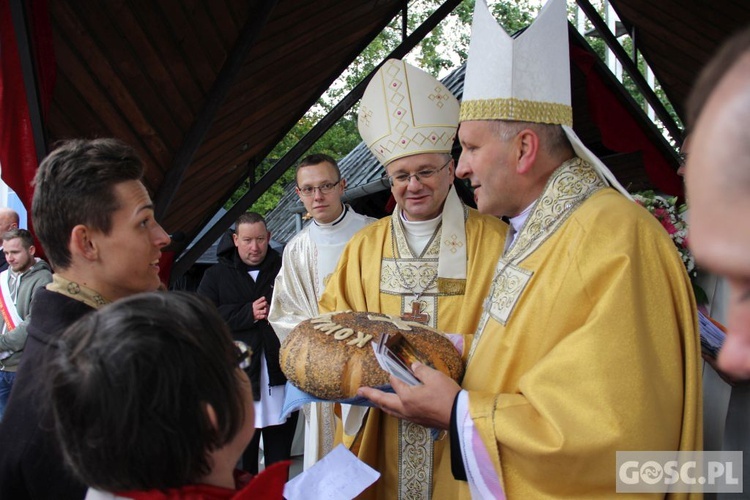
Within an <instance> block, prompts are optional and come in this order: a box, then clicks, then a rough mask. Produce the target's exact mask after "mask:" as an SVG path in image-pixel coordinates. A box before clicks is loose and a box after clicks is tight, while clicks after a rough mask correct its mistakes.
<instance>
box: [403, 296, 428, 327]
mask: <svg viewBox="0 0 750 500" xmlns="http://www.w3.org/2000/svg"><path fill="white" fill-rule="evenodd" d="M401 319H403V320H404V321H416V322H417V323H423V324H425V325H426V324H428V323H429V322H430V315H429V314H427V313H423V312H422V302H420V301H419V300H413V301H412V303H411V312H410V313H404V314H402V315H401Z"/></svg>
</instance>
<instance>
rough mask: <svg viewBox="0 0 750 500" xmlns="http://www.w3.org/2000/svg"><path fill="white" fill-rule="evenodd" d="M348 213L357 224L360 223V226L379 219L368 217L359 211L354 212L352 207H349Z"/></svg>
mask: <svg viewBox="0 0 750 500" xmlns="http://www.w3.org/2000/svg"><path fill="white" fill-rule="evenodd" d="M349 214H350V217H351V218H352V219H354V220H355V221H356V222H357V223H358V224H361V225H362V226H366V225H368V224H372V223H373V222H375V221H377V220H379V219H376V218H375V217H370V216H369V215H364V214H361V213H359V212H355V211H354V209H353V208H349Z"/></svg>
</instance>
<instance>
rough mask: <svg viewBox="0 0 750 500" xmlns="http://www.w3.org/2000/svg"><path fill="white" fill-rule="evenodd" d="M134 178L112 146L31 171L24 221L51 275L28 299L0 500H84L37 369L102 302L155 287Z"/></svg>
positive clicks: (162, 239)
mask: <svg viewBox="0 0 750 500" xmlns="http://www.w3.org/2000/svg"><path fill="white" fill-rule="evenodd" d="M142 176H143V162H142V161H141V159H140V158H139V157H138V156H137V155H136V153H135V151H134V150H133V149H132V148H131V147H130V146H127V145H126V144H124V143H122V142H120V141H118V140H116V139H95V140H73V141H68V142H66V143H64V144H63V145H61V146H60V147H59V148H57V149H56V150H55V151H53V152H52V153H50V154H49V156H47V158H46V159H45V160H44V161H43V162H42V164H41V165H40V166H39V170H38V171H37V173H36V178H35V180H34V182H35V189H34V199H33V202H32V220H33V222H34V228H35V229H36V234H37V237H38V238H39V241H41V243H42V246H43V247H44V250H45V252H46V255H47V258H48V259H49V262H50V264H52V267H53V268H54V269H55V274H54V275H53V281H52V283H50V284H49V285H47V287H46V288H41V289H39V290H37V291H36V293H35V294H34V299H33V301H32V303H31V319H30V320H29V323H28V328H27V332H28V338H27V341H26V347H25V348H24V354H23V358H22V359H21V364H20V366H19V368H18V372H17V374H16V378H15V381H14V382H13V392H12V393H11V395H10V401H9V402H8V407H7V408H6V410H5V415H4V416H3V421H2V424H0V436H1V437H0V441H1V442H2V446H0V498H2V499H6V498H7V499H13V500H24V499H34V500H42V499H56V500H67V499H82V498H83V497H84V496H85V494H86V486H85V485H84V484H83V483H82V482H81V481H79V480H78V479H76V478H75V477H74V476H73V475H72V474H71V473H70V472H69V471H68V469H67V468H66V467H65V460H64V456H65V453H64V451H63V450H60V449H59V447H58V444H57V441H56V439H55V435H54V427H53V420H52V413H51V412H52V409H51V407H50V404H49V400H48V399H47V398H46V397H45V388H44V385H45V383H46V381H45V372H44V371H43V370H42V369H41V367H44V366H46V364H47V363H48V362H49V360H50V358H51V357H52V355H53V352H54V349H57V340H58V338H59V336H60V334H62V332H63V331H64V330H65V329H66V328H67V327H68V326H70V325H71V324H72V323H73V322H75V321H76V320H78V319H79V318H81V317H82V316H84V315H86V314H88V313H90V312H91V311H93V310H95V309H97V308H99V307H101V306H103V305H104V304H107V303H109V302H112V301H115V300H118V299H121V298H123V297H127V296H129V295H133V294H135V293H138V292H145V291H153V290H156V289H157V288H159V286H160V280H159V258H160V255H161V249H162V248H163V247H164V246H166V245H168V244H169V241H170V240H169V236H168V235H167V233H165V232H164V229H162V227H161V226H160V225H159V224H158V223H157V222H156V221H155V220H154V210H153V204H152V203H151V198H150V197H149V195H148V192H147V191H146V187H145V186H144V185H143V183H142V182H141V178H142ZM122 361H123V362H127V360H125V359H123V360H122ZM105 438H106V437H103V439H105Z"/></svg>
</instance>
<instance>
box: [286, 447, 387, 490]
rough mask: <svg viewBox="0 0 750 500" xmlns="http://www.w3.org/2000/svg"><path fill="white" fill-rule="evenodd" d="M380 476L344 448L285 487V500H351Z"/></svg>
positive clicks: (340, 448) (337, 449)
mask: <svg viewBox="0 0 750 500" xmlns="http://www.w3.org/2000/svg"><path fill="white" fill-rule="evenodd" d="M379 477H380V473H379V472H378V471H376V470H375V469H373V468H372V467H370V466H369V465H367V464H366V463H364V462H363V461H361V460H360V459H358V458H357V457H355V456H354V454H353V453H352V452H351V451H349V450H348V449H347V448H346V446H344V445H343V444H340V445H338V446H337V447H335V448H334V449H333V450H331V452H330V453H329V454H328V455H326V456H325V457H323V458H322V459H321V460H320V461H318V462H317V463H316V464H315V465H313V466H312V467H310V468H309V469H307V470H306V471H304V472H302V473H301V474H300V475H298V476H297V477H295V478H294V479H292V480H291V481H289V482H288V483H286V485H284V498H286V499H287V500H297V499H300V500H302V499H304V500H307V499H310V498H315V499H330V500H350V499H352V498H354V497H356V496H357V495H359V494H360V493H362V492H363V491H364V490H365V488H367V487H368V486H370V485H371V484H372V483H374V482H375V481H377V480H378V478H379Z"/></svg>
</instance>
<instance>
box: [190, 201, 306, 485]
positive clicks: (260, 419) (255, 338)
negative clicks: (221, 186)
mask: <svg viewBox="0 0 750 500" xmlns="http://www.w3.org/2000/svg"><path fill="white" fill-rule="evenodd" d="M235 228H236V230H235V233H234V234H232V233H231V231H229V232H227V234H226V235H225V237H223V238H222V240H221V241H220V242H219V248H218V250H217V255H218V257H219V263H218V264H216V265H214V266H213V267H211V268H209V269H208V270H207V271H206V274H205V275H204V276H203V279H202V280H201V283H200V285H199V286H198V293H199V294H201V295H203V296H205V297H207V298H209V299H210V300H211V301H212V302H213V303H214V304H216V307H217V308H218V309H219V314H220V315H221V317H222V318H223V319H224V320H225V321H226V322H227V324H228V325H229V328H230V329H231V330H232V335H233V336H234V339H235V340H240V341H242V342H244V343H246V344H247V345H248V346H250V348H251V349H252V351H253V355H252V358H251V360H250V367H249V368H248V369H247V374H248V376H249V377H250V381H251V382H252V385H253V399H254V401H255V428H256V429H258V432H256V433H255V436H254V437H253V439H252V441H251V442H250V444H249V445H248V446H247V449H246V450H245V453H243V455H242V462H243V468H244V469H245V470H246V471H248V472H250V473H252V474H257V472H258V445H259V442H260V437H261V435H262V436H263V452H264V456H265V464H266V466H269V465H271V464H273V463H275V462H279V461H281V460H288V459H289V457H290V454H291V448H292V439H293V438H294V431H295V428H296V426H297V417H298V412H294V413H293V414H292V415H291V416H290V417H289V418H288V419H287V420H286V421H282V420H281V419H280V418H279V417H280V414H281V406H282V404H283V401H284V384H286V377H285V376H284V374H283V373H282V372H281V366H280V365H279V347H280V344H279V338H278V337H277V336H276V333H274V330H273V328H272V327H271V324H270V323H269V322H268V308H269V305H270V304H271V297H272V294H273V283H274V280H275V279H276V275H277V274H278V273H279V269H280V268H281V256H280V255H279V253H278V252H276V251H275V250H273V249H271V248H269V247H268V245H269V242H270V240H271V233H270V232H268V229H267V228H266V221H265V220H264V219H263V217H262V216H261V215H259V214H257V213H254V212H248V213H245V214H242V215H241V216H240V217H239V218H238V219H237V221H236V222H235ZM230 234H231V236H232V239H231V243H232V244H230V239H229V235H230Z"/></svg>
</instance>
